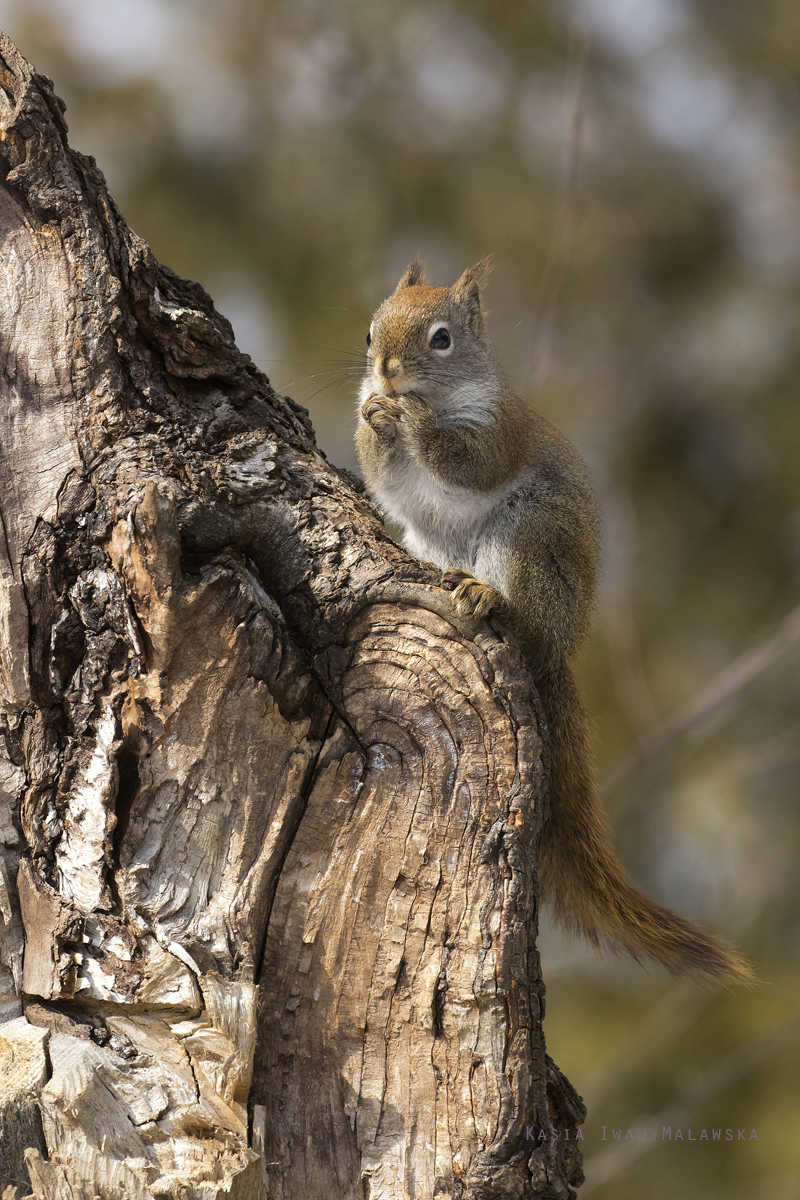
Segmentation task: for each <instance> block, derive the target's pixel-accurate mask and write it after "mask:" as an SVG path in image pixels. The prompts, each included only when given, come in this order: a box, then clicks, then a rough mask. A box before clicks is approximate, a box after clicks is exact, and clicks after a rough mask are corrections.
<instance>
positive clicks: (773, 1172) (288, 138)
mask: <svg viewBox="0 0 800 1200" xmlns="http://www.w3.org/2000/svg"><path fill="white" fill-rule="evenodd" d="M0 27H2V28H3V29H4V30H5V31H6V32H7V33H8V34H10V36H11V37H12V38H13V39H14V40H15V41H16V43H17V45H18V46H19V48H20V49H21V51H22V52H23V53H24V54H25V55H26V56H27V57H28V58H30V59H31V60H32V61H33V63H34V64H35V65H36V67H37V68H38V69H39V70H40V71H44V72H45V73H47V74H49V75H51V76H52V77H53V79H54V80H55V83H56V90H57V92H58V93H59V95H61V96H62V97H63V99H64V100H65V101H66V103H67V119H68V121H69V124H70V128H71V140H72V144H73V146H74V147H75V148H76V149H79V150H81V151H83V152H85V153H87V154H92V155H94V156H95V157H96V159H97V161H98V163H99V165H100V166H101V168H102V169H103V171H104V172H105V173H106V176H107V178H108V180H109V184H110V188H111V191H112V193H113V194H114V196H115V198H116V200H117V202H118V203H119V205H120V207H121V209H122V211H123V213H124V214H125V216H126V218H127V219H128V221H129V223H130V224H131V225H132V226H133V228H134V229H135V230H136V231H137V232H138V233H139V234H140V235H141V236H142V237H143V238H145V239H146V240H147V241H148V242H149V243H150V245H151V246H152V248H153V250H154V251H155V253H156V255H157V256H158V257H159V258H160V259H161V260H162V261H164V262H166V263H167V264H169V265H170V266H171V267H173V268H174V269H175V270H176V271H178V272H179V273H180V274H182V275H185V276H188V277H190V278H192V279H196V280H199V281H200V282H201V283H202V284H203V285H204V286H205V287H206V289H207V290H208V291H209V292H210V293H211V294H212V296H213V297H214V299H215V302H216V304H217V307H218V308H219V309H220V311H222V312H223V313H225V315H226V316H227V317H228V318H229V319H230V320H231V322H232V323H233V326H234V328H235V331H236V335H237V341H238V343H239V345H240V347H241V348H242V349H243V350H244V351H246V352H247V353H249V354H250V355H251V356H252V358H253V359H254V360H255V361H256V362H257V364H258V365H259V367H261V368H262V369H263V370H264V371H265V372H266V373H267V374H268V375H269V376H270V378H271V379H272V381H273V383H274V384H275V386H276V387H277V388H278V389H279V390H280V391H283V392H288V393H290V394H291V395H292V396H294V397H295V398H296V399H297V400H299V401H300V402H301V403H303V404H306V405H307V406H308V408H309V409H310V411H311V415H312V419H313V422H314V425H315V428H316V430H317V434H318V439H319V442H320V445H321V446H322V448H323V449H324V450H325V451H326V453H327V454H328V457H329V458H330V459H332V461H334V462H335V463H337V464H338V465H340V466H349V467H354V466H355V461H354V454H353V448H352V432H353V424H354V395H355V381H354V378H353V375H354V373H357V372H358V370H359V369H360V361H361V355H362V353H363V349H364V336H365V333H366V329H367V325H368V320H369V314H370V312H371V310H372V309H373V307H374V306H375V305H376V304H377V303H378V302H379V301H380V300H381V299H382V298H383V296H384V295H385V294H386V293H387V292H388V291H390V290H391V289H392V288H393V286H394V284H395V283H396V281H397V278H398V277H399V275H400V273H401V272H402V270H403V268H404V266H405V265H406V263H407V262H408V260H409V259H410V258H411V257H412V256H413V255H414V254H415V253H417V252H418V251H419V252H420V253H421V254H422V255H423V257H424V258H425V259H426V260H427V262H428V265H429V275H430V276H431V277H432V281H433V282H436V283H440V284H449V283H452V282H453V281H454V280H455V278H456V277H457V276H458V275H459V274H460V272H461V271H462V270H463V269H464V268H465V267H466V266H468V265H470V264H471V263H472V262H473V261H475V260H476V259H478V258H479V257H481V256H482V255H484V254H486V253H489V252H492V253H494V255H495V257H496V268H495V272H494V275H493V277H492V279H491V281H490V285H489V289H488V294H487V302H488V306H489V308H490V323H491V330H492V333H493V336H494V338H495V342H496V345H497V347H498V351H499V354H500V357H501V360H502V362H503V363H504V365H505V367H506V370H507V372H508V374H509V375H510V376H511V377H512V378H513V381H514V382H515V384H516V386H517V387H518V389H519V391H520V392H521V394H522V395H524V397H525V398H526V399H527V400H528V401H529V402H530V403H532V404H534V405H535V406H536V407H537V408H539V409H540V410H541V411H543V412H544V413H546V414H547V415H548V416H549V417H551V418H552V419H553V420H554V421H556V423H557V424H558V425H560V427H561V428H562V429H563V430H564V431H565V432H566V433H567V434H568V435H569V436H570V437H571V438H572V439H573V440H574V441H575V442H576V443H577V444H578V446H579V447H580V449H581V450H582V452H583V454H584V456H585V457H586V459H587V461H588V462H589V464H590V467H591V469H592V472H593V475H594V480H595V484H596V488H597V491H598V494H599V496H600V500H601V503H602V507H603V513H604V578H603V591H602V596H601V602H600V606H599V611H598V615H597V621H596V626H595V633H594V637H593V640H592V643H591V646H590V648H589V652H588V654H587V655H586V658H585V661H584V663H583V668H582V678H583V684H584V687H585V690H586V693H587V698H588V701H589V704H590V707H591V709H592V711H593V712H594V714H595V716H596V720H597V744H598V757H599V765H600V774H601V777H602V778H603V779H604V780H605V794H606V802H607V807H608V811H609V814H610V819H611V821H612V823H613V826H614V831H615V838H616V841H617V844H618V846H619V848H620V850H621V853H622V855H623V857H624V859H625V862H626V863H627V865H628V867H629V869H630V870H631V873H632V874H633V876H634V878H635V879H636V881H637V882H638V883H639V884H640V885H641V886H642V887H643V888H645V889H646V890H647V891H648V892H649V893H650V894H651V895H653V896H655V897H657V898H658V899H659V900H661V901H663V902H666V903H668V904H671V905H674V906H676V907H679V908H680V909H681V911H683V912H684V913H686V914H687V915H689V916H691V917H692V918H694V919H695V920H698V921H700V922H703V923H705V924H707V925H709V926H711V927H713V928H714V929H716V930H718V931H719V932H721V933H723V934H724V935H725V936H727V937H729V938H731V939H733V940H735V941H737V942H738V943H739V944H740V945H741V946H742V947H743V949H744V951H745V953H746V954H747V955H748V956H749V958H750V959H751V961H752V962H753V963H754V964H755V966H756V968H757V970H758V973H759V976H760V978H761V980H762V983H761V986H759V987H757V988H754V989H753V990H752V991H749V992H744V991H741V990H739V991H736V992H732V993H723V994H721V995H720V994H714V993H707V992H704V991H702V990H700V989H699V988H696V987H694V986H690V985H684V984H678V983H675V982H674V981H673V980H671V979H670V977H669V976H667V975H666V973H664V972H662V971H660V970H652V971H650V972H646V971H644V970H642V969H641V968H639V967H636V966H635V965H632V964H629V963H626V962H621V961H615V960H613V959H612V960H610V961H609V960H606V961H602V960H598V959H596V958H595V957H594V956H593V955H592V954H591V953H589V952H588V951H586V950H585V949H583V948H582V947H581V946H577V945H568V944H566V943H564V942H563V941H562V940H561V939H560V937H559V935H558V934H557V933H556V932H554V931H553V930H549V929H546V930H545V931H544V934H543V938H542V957H543V963H544V972H545V979H546V981H547V987H548V1010H547V1018H546V1024H545V1030H546V1034H547V1040H548V1049H549V1051H550V1053H551V1054H552V1056H553V1058H554V1059H555V1061H556V1062H557V1063H558V1064H559V1066H560V1067H561V1068H562V1069H563V1070H564V1071H565V1072H566V1074H567V1075H568V1076H569V1077H570V1079H571V1080H572V1082H573V1083H574V1084H575V1086H576V1088H577V1089H578V1090H579V1091H580V1092H581V1093H582V1094H583V1095H584V1097H585V1098H586V1100H587V1103H588V1104H589V1108H590V1117H589V1121H588V1122H587V1125H586V1126H585V1128H584V1138H585V1140H584V1143H583V1145H584V1149H585V1156H586V1161H587V1176H588V1179H587V1184H586V1185H585V1187H584V1188H583V1189H581V1193H580V1195H581V1196H582V1197H583V1196H587V1195H590V1194H592V1195H595V1196H596V1197H597V1200H611V1198H612V1197H613V1200H634V1198H636V1200H640V1198H641V1197H643V1196H646V1197H647V1198H648V1200H662V1198H663V1200H666V1198H667V1197H669V1198H670V1200H674V1197H676V1196H680V1197H682V1198H686V1200H694V1198H695V1197H698V1198H699V1197H703V1198H704V1200H716V1198H720V1200H721V1198H722V1197H725V1200H740V1198H741V1200H745V1198H747V1200H767V1198H769V1200H790V1198H791V1200H794V1198H796V1197H797V1196H798V1195H800V1138H798V1137H797V1136H796V1126H797V1119H798V1117H800V1086H799V1085H798V1080H799V1079H800V1024H798V1016H799V1014H800V1004H798V993H799V992H800V905H798V889H797V883H796V880H797V874H798V842H799V841H800V813H798V803H797V802H798V795H799V793H800V783H799V782H798V780H799V779H800V671H799V670H798V668H799V667H800V613H798V612H796V611H795V610H796V607H797V606H798V604H800V471H799V470H798V462H800V406H799V405H798V386H797V375H798V368H799V367H800V338H799V337H798V300H800V154H799V153H798V138H799V136H800V5H798V3H797V0H525V2H518V3H509V4H497V3H491V2H490V0H483V2H481V0H425V2H424V3H423V2H421V0H402V2H398V0H283V2H273V0H226V3H225V4H220V3H212V2H211V0H0ZM793 613H794V615H792V614H793ZM662 1124H667V1125H671V1127H672V1128H673V1132H674V1131H675V1129H677V1128H678V1127H681V1128H682V1130H683V1138H684V1140H683V1141H682V1142H679V1143H675V1142H674V1141H672V1142H667V1143H662V1142H661V1141H660V1140H659V1139H658V1138H653V1137H652V1132H653V1131H658V1133H659V1134H660V1130H661V1127H662ZM603 1126H605V1127H606V1130H607V1132H606V1137H607V1141H606V1142H603V1140H602V1127H603ZM644 1127H647V1128H648V1129H649V1131H650V1132H651V1138H650V1140H649V1141H648V1142H647V1143H646V1144H644V1143H642V1142H641V1141H633V1140H632V1139H628V1140H627V1141H626V1140H625V1134H626V1132H627V1130H628V1129H629V1128H631V1129H632V1131H633V1138H634V1139H635V1138H636V1136H637V1128H644ZM720 1127H721V1128H723V1129H724V1128H732V1129H733V1131H734V1132H733V1138H734V1140H733V1141H732V1142H726V1141H725V1140H724V1136H725V1135H724V1133H723V1135H722V1139H721V1140H720V1141H717V1142H714V1141H713V1139H712V1137H711V1132H710V1131H711V1129H712V1128H720ZM689 1128H691V1130H692V1136H693V1137H694V1138H697V1139H698V1140H697V1144H690V1143H689V1142H688V1137H687V1130H688V1129H689ZM704 1128H705V1129H706V1130H707V1131H708V1140H700V1131H701V1130H702V1129H704ZM612 1129H621V1130H622V1134H621V1138H620V1141H619V1142H618V1143H616V1144H614V1142H613V1135H612V1132H611V1131H612ZM739 1129H745V1140H740V1139H739V1138H738V1137H737V1131H738V1130H739ZM753 1130H755V1131H756V1134H757V1137H756V1138H753V1137H752V1136H751V1133H752V1131H753Z"/></svg>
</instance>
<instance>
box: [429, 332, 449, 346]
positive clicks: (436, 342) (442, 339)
mask: <svg viewBox="0 0 800 1200" xmlns="http://www.w3.org/2000/svg"><path fill="white" fill-rule="evenodd" d="M449 345H450V334H449V333H448V332H447V330H446V329H437V330H436V333H435V334H434V335H433V337H432V338H431V346H432V347H433V349H434V350H447V348H448V347H449Z"/></svg>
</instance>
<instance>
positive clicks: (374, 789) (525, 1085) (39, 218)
mask: <svg viewBox="0 0 800 1200" xmlns="http://www.w3.org/2000/svg"><path fill="white" fill-rule="evenodd" d="M0 129H2V133H1V134H0V139H1V140H0V168H1V169H2V186H1V187H0V247H1V249H0V255H1V256H2V267H1V268H0V271H1V273H0V308H1V310H2V328H1V330H0V333H1V334H2V342H1V343H0V388H1V389H2V407H1V409H0V515H2V529H0V667H1V668H2V670H0V714H1V715H0V722H1V723H2V724H1V726H0V732H2V738H0V843H1V844H2V873H1V874H0V1019H2V1022H3V1023H2V1025H0V1062H2V1064H3V1068H4V1070H3V1074H2V1079H1V1081H0V1193H2V1195H3V1197H4V1200H13V1198H15V1197H18V1196H22V1195H27V1194H29V1193H30V1192H31V1190H32V1191H33V1194H34V1195H35V1196H37V1197H48V1198H56V1197H57V1198H59V1200H61V1198H62V1197H63V1198H64V1200H67V1198H69V1200H84V1198H85V1200H92V1198H93V1197H97V1196H99V1197H103V1200H116V1198H118V1197H119V1200H123V1198H124V1200H129V1198H130V1197H134V1198H136V1200H140V1198H142V1200H144V1198H149V1197H181V1198H183V1200H194V1198H197V1200H201V1198H202V1200H214V1198H216V1197H236V1200H245V1198H248V1200H249V1198H251V1197H253V1198H255V1197H267V1196H268V1197H271V1198H272V1197H274V1198H275V1200H277V1198H279V1197H280V1198H282V1200H284V1198H285V1200H289V1198H291V1200H306V1198H308V1200H312V1198H313V1200H319V1198H320V1197H325V1198H330V1200H339V1198H341V1200H344V1198H345V1197H347V1198H350V1197H353V1198H355V1197H359V1198H363V1197H371V1198H372V1200H377V1198H378V1197H380V1198H381V1200H383V1198H389V1197H391V1198H392V1200H395V1198H397V1200H399V1198H401V1197H414V1198H415V1200H416V1198H419V1200H422V1198H426V1197H433V1196H452V1197H464V1198H466V1197H469V1198H476V1200H477V1198H478V1197H487V1198H488V1197H530V1198H533V1197H542V1198H543V1197H566V1196H568V1195H573V1194H574V1193H572V1192H571V1190H570V1184H576V1183H577V1182H579V1181H580V1178H581V1175H580V1158H579V1155H578V1154H577V1151H576V1148H575V1142H574V1140H570V1141H569V1142H567V1141H565V1140H564V1138H563V1133H564V1130H565V1128H568V1129H569V1130H570V1133H571V1136H572V1138H573V1139H574V1131H575V1128H576V1126H577V1125H578V1124H579V1123H580V1122H581V1121H582V1119H583V1108H582V1105H581V1104H580V1101H579V1100H578V1098H577V1097H576V1096H575V1094H574V1092H573V1091H572V1089H571V1088H570V1086H569V1084H568V1083H567V1082H566V1081H565V1080H564V1079H563V1078H562V1077H561V1076H560V1075H559V1073H558V1071H557V1070H556V1068H555V1067H553V1065H552V1063H550V1062H549V1060H547V1059H546V1056H545V1047H544V1039H543V1036H542V1028H541V1019H542V1015H543V995H544V987H543V984H542V981H541V972H540V967H539V960H538V956H537V953H536V948H535V934H536V919H537V895H536V883H535V879H536V876H535V847H536V841H537V836H538V833H539V830H540V827H541V823H542V821H543V819H544V816H545V807H546V772H545V768H544V749H543V742H542V736H541V731H540V726H541V722H540V719H539V717H538V708H537V703H538V702H537V699H536V697H535V695H534V693H533V691H532V686H531V683H530V681H529V679H528V677H527V675H526V673H525V670H524V667H523V665H522V661H521V659H520V656H519V653H518V651H517V649H516V648H515V646H514V645H513V643H512V642H511V641H509V640H506V639H505V638H504V637H503V636H502V631H499V632H498V630H497V629H495V628H493V627H490V626H488V625H486V624H480V623H476V622H472V621H470V620H466V619H464V618H461V617H459V616H458V614H457V613H456V612H455V611H454V610H453V609H452V607H451V606H450V603H449V600H448V597H447V595H446V594H445V593H444V592H443V591H441V590H440V589H439V588H438V587H437V580H436V576H435V575H434V574H433V573H432V572H431V571H430V570H429V569H428V568H427V567H426V566H425V565H424V564H420V563H418V562H415V561H413V560H412V559H410V558H409V557H408V556H407V555H406V554H405V552H404V551H402V550H401V549H400V548H399V547H398V546H396V545H395V544H394V543H393V542H392V540H391V539H390V538H389V536H388V534H387V533H386V531H385V530H384V529H383V527H382V526H381V524H380V522H379V520H378V519H377V518H376V516H375V514H374V512H373V510H372V508H371V506H370V505H369V503H368V501H367V500H366V498H365V497H364V496H363V495H362V494H360V493H359V490H358V487H357V486H356V481H355V480H353V479H352V477H347V476H346V474H345V473H340V472H337V471H336V470H335V469H334V468H333V467H332V466H330V465H329V464H328V463H327V461H326V460H325V458H324V457H323V455H322V454H321V453H320V452H319V451H318V450H317V448H316V447H315V444H314V439H313V432H312V430H311V427H310V424H309V422H308V419H307V416H306V414H305V412H304V410H302V409H300V408H299V407H298V406H297V405H296V404H294V403H293V402H292V401H291V400H290V399H288V398H287V397H284V396H279V395H276V393H275V392H274V391H273V390H272V388H271V387H270V385H269V382H268V380H267V379H266V378H265V377H264V376H263V375H262V374H260V372H258V371H257V370H256V369H255V367H254V366H253V364H252V363H251V362H250V360H249V359H248V358H247V356H246V355H243V354H241V353H239V351H238V350H237V349H236V347H235V345H234V341H233V335H232V330H231V328H230V326H229V324H228V322H227V321H226V320H225V319H224V318H223V317H221V316H220V315H219V314H218V313H217V312H216V311H215V309H214V307H213V304H212V302H211V300H210V298H209V297H208V296H207V295H206V293H205V292H204V291H203V290H202V288H200V287H199V286H198V285H197V284H193V283H189V282H187V281H185V280H183V279H180V278H178V277H177V276H176V275H175V274H173V272H171V271H170V270H168V269H167V268H166V267H164V266H162V265H160V264H159V263H157V262H156V260H155V259H154V257H153V255H152V253H151V252H150V250H149V249H148V247H147V246H146V245H145V244H144V243H143V242H142V240H141V239H140V238H138V237H137V236H136V234H134V233H133V232H132V231H131V230H130V229H128V227H127V226H126V224H125V222H124V220H123V219H122V217H121V216H120V214H119V212H118V211H117V209H116V207H115V205H114V203H113V201H112V200H111V199H110V197H109V196H108V193H107V191H106V188H105V183H104V180H103V177H102V175H101V174H100V172H99V171H98V170H97V168H96V166H95V164H94V162H93V160H91V159H87V158H84V157H82V156H81V155H79V154H76V153H75V152H74V151H71V150H70V149H69V148H68V145H67V140H66V125H65V122H64V119H63V105H61V104H60V102H59V101H58V100H57V98H56V97H55V96H54V94H53V90H52V84H51V83H50V81H49V80H47V79H45V78H44V77H42V76H40V75H37V74H36V73H35V72H34V71H33V70H32V68H31V67H30V65H29V64H28V63H27V62H26V61H25V60H24V59H23V58H22V57H21V56H20V54H19V53H18V52H17V50H16V49H15V48H14V46H13V45H12V44H11V43H10V42H9V41H8V39H6V38H1V39H0ZM556 1130H558V1131H560V1133H561V1137H560V1138H559V1140H553V1132H554V1131H556ZM3 1188H5V1189H6V1190H5V1191H2V1189H3Z"/></svg>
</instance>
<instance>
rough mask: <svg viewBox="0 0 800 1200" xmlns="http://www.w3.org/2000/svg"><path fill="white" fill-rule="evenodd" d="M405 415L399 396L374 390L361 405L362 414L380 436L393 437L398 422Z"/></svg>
mask: <svg viewBox="0 0 800 1200" xmlns="http://www.w3.org/2000/svg"><path fill="white" fill-rule="evenodd" d="M402 415H403V406H402V403H401V401H400V399H399V398H395V399H392V397H391V396H382V395H381V394H380V393H379V392H373V393H372V395H371V396H367V398H366V400H365V401H364V403H363V404H362V405H361V416H362V417H363V418H364V420H365V421H366V422H367V424H368V425H369V426H370V428H371V429H373V430H374V431H375V433H377V435H378V437H385V438H393V437H394V435H395V433H396V432H397V422H398V421H399V420H400V418H401V416H402Z"/></svg>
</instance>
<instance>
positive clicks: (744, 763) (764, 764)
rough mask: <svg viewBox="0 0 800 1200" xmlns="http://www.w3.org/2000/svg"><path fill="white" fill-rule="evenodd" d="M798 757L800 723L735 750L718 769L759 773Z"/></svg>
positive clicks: (728, 771) (790, 762)
mask: <svg viewBox="0 0 800 1200" xmlns="http://www.w3.org/2000/svg"><path fill="white" fill-rule="evenodd" d="M799 758H800V725H791V726H790V727H789V728H788V729H784V730H783V732H782V733H776V734H775V736H774V737H771V738H762V740H761V741H760V742H756V743H755V744H754V745H752V746H743V747H742V749H741V750H736V751H735V752H734V753H733V754H732V755H731V756H730V758H729V759H727V761H726V762H724V763H722V764H721V765H720V770H721V771H722V772H723V773H724V774H726V775H733V776H737V775H761V774H763V773H764V772H766V771H777V770H779V769H780V768H781V767H788V766H791V764H792V763H795V762H797V760H798V759H799Z"/></svg>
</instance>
